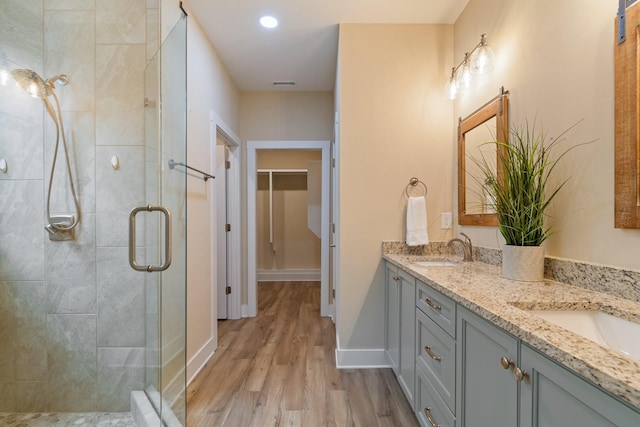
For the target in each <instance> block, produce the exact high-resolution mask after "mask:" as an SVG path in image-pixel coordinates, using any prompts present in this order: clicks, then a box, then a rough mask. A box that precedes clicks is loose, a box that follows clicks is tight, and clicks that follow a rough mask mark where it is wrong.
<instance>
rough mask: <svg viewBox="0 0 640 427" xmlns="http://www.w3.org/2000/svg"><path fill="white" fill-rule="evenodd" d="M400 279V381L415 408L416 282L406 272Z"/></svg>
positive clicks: (400, 275)
mask: <svg viewBox="0 0 640 427" xmlns="http://www.w3.org/2000/svg"><path fill="white" fill-rule="evenodd" d="M398 276H399V277H400V375H399V376H398V381H399V382H400V385H401V386H402V389H403V391H404V393H405V395H406V396H407V399H408V400H409V403H410V404H411V408H413V406H414V403H413V393H414V387H415V382H416V379H415V375H416V358H415V341H416V280H415V278H413V277H412V276H409V275H408V274H406V273H405V272H404V271H399V272H398Z"/></svg>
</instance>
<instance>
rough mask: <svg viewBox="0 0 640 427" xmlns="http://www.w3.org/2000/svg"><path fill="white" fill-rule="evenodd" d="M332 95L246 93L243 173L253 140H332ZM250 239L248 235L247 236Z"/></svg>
mask: <svg viewBox="0 0 640 427" xmlns="http://www.w3.org/2000/svg"><path fill="white" fill-rule="evenodd" d="M333 102H334V100H333V93H332V92H242V93H241V94H240V118H239V129H240V132H239V135H240V137H241V139H242V142H243V158H242V170H243V171H246V170H247V159H246V142H247V141H251V140H272V141H284V140H327V141H328V140H331V137H332V135H333V119H334V105H333ZM245 175H246V172H245V173H243V185H242V198H241V200H242V201H243V208H242V212H243V218H242V230H243V233H246V229H247V217H246V206H244V203H245V202H244V201H246V200H247V194H246V193H247V190H246V188H247V187H246V180H245ZM243 236H246V234H243ZM245 241H246V238H243V243H242V244H243V247H242V254H243V260H242V303H243V304H246V303H247V265H246V259H247V248H246V244H245Z"/></svg>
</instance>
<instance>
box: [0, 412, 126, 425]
mask: <svg viewBox="0 0 640 427" xmlns="http://www.w3.org/2000/svg"><path fill="white" fill-rule="evenodd" d="M0 426H2V427H63V426H64V427H67V426H72V427H89V426H90V427H107V426H114V427H135V426H136V423H135V421H133V418H132V417H131V414H130V413H129V412H118V413H101V412H96V413H56V412H51V413H15V412H0Z"/></svg>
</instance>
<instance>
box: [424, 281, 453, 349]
mask: <svg viewBox="0 0 640 427" xmlns="http://www.w3.org/2000/svg"><path fill="white" fill-rule="evenodd" d="M416 284H417V285H418V286H417V299H416V306H417V307H418V308H419V309H420V310H422V312H423V313H424V314H426V315H427V316H429V318H430V319H431V320H433V321H434V322H436V324H437V325H438V326H440V327H441V328H442V329H444V330H445V332H446V333H448V334H449V335H451V336H452V337H453V338H455V337H456V303H455V302H454V301H453V300H452V299H451V298H448V297H446V296H444V295H442V294H441V293H440V292H438V291H436V290H435V289H433V288H431V287H430V286H427V285H426V284H425V283H423V282H421V281H419V280H416Z"/></svg>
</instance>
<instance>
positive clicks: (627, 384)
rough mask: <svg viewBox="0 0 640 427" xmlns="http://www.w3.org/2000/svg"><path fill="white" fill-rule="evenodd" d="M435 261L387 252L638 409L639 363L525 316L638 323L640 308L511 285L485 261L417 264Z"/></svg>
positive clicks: (594, 295)
mask: <svg viewBox="0 0 640 427" xmlns="http://www.w3.org/2000/svg"><path fill="white" fill-rule="evenodd" d="M434 257H436V258H443V256H441V255H437V256H428V255H406V254H391V253H383V258H384V259H386V260H387V261H389V262H391V263H392V264H394V265H396V266H398V267H399V268H400V269H402V270H404V271H406V272H407V273H409V274H411V275H412V276H414V277H417V278H418V279H419V280H421V281H423V282H425V283H427V284H428V285H430V286H431V287H433V288H434V289H436V290H438V291H440V292H441V293H442V294H444V295H446V296H448V297H449V298H451V299H453V300H454V301H456V302H457V303H458V304H460V305H462V306H464V307H466V308H467V309H469V310H470V311H472V312H474V313H476V314H478V315H480V316H481V317H483V318H485V319H487V320H489V321H490V322H492V323H494V324H495V325H497V326H498V327H500V328H502V329H504V330H506V331H507V332H509V333H511V334H512V335H514V336H516V337H518V338H519V339H521V340H522V341H523V342H524V343H527V344H529V345H530V346H531V347H534V348H536V349H537V350H539V351H540V352H542V353H544V354H546V355H547V356H549V357H551V358H552V359H554V360H556V361H557V362H559V363H560V364H562V365H564V366H566V367H568V368H569V369H571V370H573V371H575V372H577V373H579V374H580V375H582V376H583V377H585V378H587V379H589V380H590V381H592V382H594V383H596V384H598V385H600V386H601V387H602V388H604V389H605V390H607V391H608V392H610V393H611V394H613V395H615V396H617V397H619V398H621V399H622V400H624V401H626V402H628V403H629V404H631V405H632V406H635V407H636V408H639V409H640V361H636V360H634V359H632V358H630V357H627V356H625V355H623V354H622V353H619V352H617V351H614V350H611V349H609V348H607V347H604V346H601V345H599V344H596V343H595V342H593V341H591V340H588V339H586V338H583V337H582V336H580V335H577V334H575V333H573V332H571V331H569V330H566V329H564V328H561V327H559V326H556V325H554V324H552V323H550V322H547V321H545V320H543V319H541V318H540V317H537V316H535V315H534V314H531V313H528V312H527V311H525V310H550V309H552V310H553V309H574V310H575V309H579V310H601V311H603V312H606V313H609V314H612V315H615V316H617V317H621V318H624V319H627V320H630V321H633V322H636V323H640V303H638V302H634V301H631V300H628V299H623V298H617V297H615V296H611V295H607V294H604V293H600V292H595V291H592V290H589V289H585V288H580V287H577V286H572V285H568V284H565V283H560V282H555V281H551V280H545V281H544V282H517V281H512V280H507V279H504V278H502V276H501V273H500V268H499V267H496V266H493V265H490V264H485V263H483V262H468V263H462V262H461V263H460V265H459V266H456V267H432V266H430V267H421V266H419V265H417V264H414V262H415V261H420V260H428V259H432V258H434ZM449 258H450V259H453V260H456V261H460V258H458V257H454V256H449ZM629 338H630V339H634V338H632V337H629ZM635 339H637V338H635Z"/></svg>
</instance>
